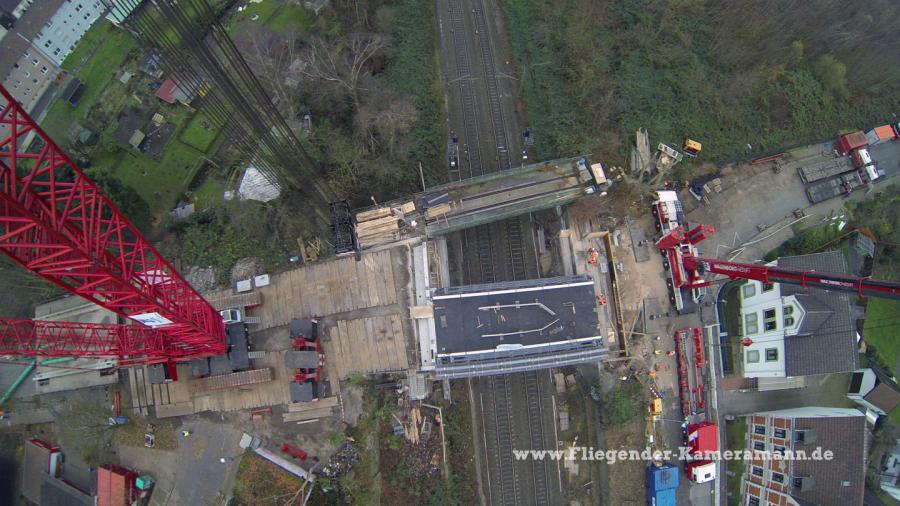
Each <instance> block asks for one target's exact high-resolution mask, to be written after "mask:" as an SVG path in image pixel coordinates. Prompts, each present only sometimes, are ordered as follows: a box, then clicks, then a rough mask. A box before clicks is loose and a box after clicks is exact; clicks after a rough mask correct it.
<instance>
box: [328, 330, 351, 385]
mask: <svg viewBox="0 0 900 506" xmlns="http://www.w3.org/2000/svg"><path fill="white" fill-rule="evenodd" d="M338 328H339V329H340V332H339V333H338V339H339V341H338V343H339V350H340V351H339V353H340V356H339V357H338V361H337V364H338V366H339V367H338V368H337V370H338V376H339V377H341V378H344V377H346V375H347V371H348V369H349V368H350V367H349V365H348V364H350V363H352V361H353V356H354V355H355V353H354V350H352V349H351V348H350V346H349V344H350V343H349V342H348V341H347V336H348V335H349V332H350V329H349V328H348V325H347V321H346V320H341V321H339V322H338ZM326 360H327V358H326Z"/></svg>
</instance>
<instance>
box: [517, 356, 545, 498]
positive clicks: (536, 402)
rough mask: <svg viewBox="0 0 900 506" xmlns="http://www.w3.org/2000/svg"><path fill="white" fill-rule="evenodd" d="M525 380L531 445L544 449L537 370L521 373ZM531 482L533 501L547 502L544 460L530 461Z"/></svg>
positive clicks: (542, 419)
mask: <svg viewBox="0 0 900 506" xmlns="http://www.w3.org/2000/svg"><path fill="white" fill-rule="evenodd" d="M523 376H524V380H525V398H526V399H527V402H528V428H529V432H530V441H531V447H532V448H534V449H536V450H537V449H544V448H546V447H545V446H544V418H543V416H541V414H542V412H543V409H542V408H543V406H541V385H540V382H539V381H538V373H537V372H534V371H532V372H526V373H524V374H523ZM531 464H532V482H533V485H534V503H535V504H549V503H550V498H549V495H548V490H547V488H548V487H547V483H548V481H549V480H548V478H547V473H548V469H547V462H546V461H545V460H533V461H532V463H531Z"/></svg>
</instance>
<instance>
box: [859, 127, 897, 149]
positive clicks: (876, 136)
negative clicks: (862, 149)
mask: <svg viewBox="0 0 900 506" xmlns="http://www.w3.org/2000/svg"><path fill="white" fill-rule="evenodd" d="M896 137H897V136H896V134H895V133H894V129H893V128H891V125H882V126H880V127H875V128H873V129H871V130H869V131H868V132H866V139H867V140H868V141H869V145H870V146H874V145H876V144H881V143H882V142H887V141H892V140H894V139H895V138H896Z"/></svg>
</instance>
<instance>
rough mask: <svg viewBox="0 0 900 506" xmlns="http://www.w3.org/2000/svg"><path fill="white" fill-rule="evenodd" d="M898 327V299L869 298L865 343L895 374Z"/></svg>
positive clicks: (899, 346) (899, 344)
mask: <svg viewBox="0 0 900 506" xmlns="http://www.w3.org/2000/svg"><path fill="white" fill-rule="evenodd" d="M898 327H900V301H895V300H889V299H875V298H872V299H870V300H869V303H868V305H867V306H866V321H865V324H864V326H863V336H864V337H865V340H866V343H867V344H868V345H869V346H872V347H874V348H875V355H876V357H878V361H879V362H880V363H881V364H883V365H884V366H886V367H888V369H889V370H890V371H892V372H894V373H895V374H896V370H897V360H898V358H900V339H897V328H898ZM892 415H893V413H892Z"/></svg>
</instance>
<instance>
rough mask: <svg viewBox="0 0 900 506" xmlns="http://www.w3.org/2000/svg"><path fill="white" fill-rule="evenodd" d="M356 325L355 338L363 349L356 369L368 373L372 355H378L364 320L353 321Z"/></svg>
mask: <svg viewBox="0 0 900 506" xmlns="http://www.w3.org/2000/svg"><path fill="white" fill-rule="evenodd" d="M354 323H355V324H356V336H357V337H356V338H357V340H359V342H360V343H361V344H362V346H363V347H364V349H365V353H363V354H362V355H360V356H359V360H358V361H357V365H356V369H357V370H358V371H362V372H369V364H370V363H371V362H372V360H373V358H372V357H373V355H375V354H376V353H378V349H377V348H376V346H375V342H374V341H373V340H372V337H371V332H370V330H369V328H368V324H367V323H366V321H365V320H354Z"/></svg>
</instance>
